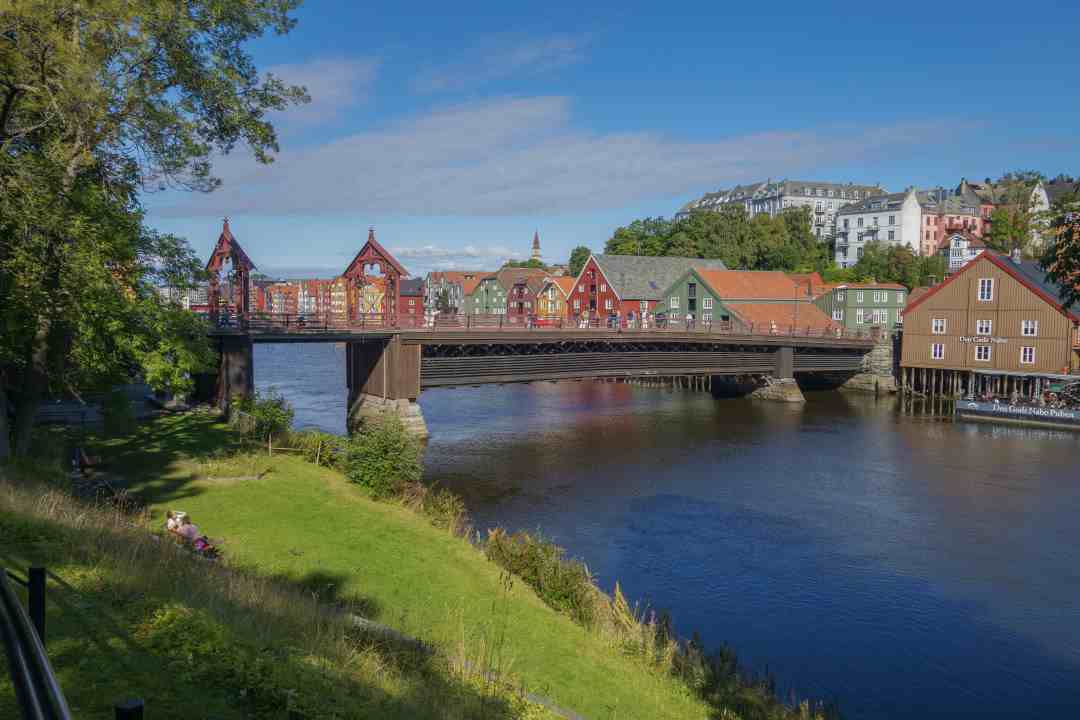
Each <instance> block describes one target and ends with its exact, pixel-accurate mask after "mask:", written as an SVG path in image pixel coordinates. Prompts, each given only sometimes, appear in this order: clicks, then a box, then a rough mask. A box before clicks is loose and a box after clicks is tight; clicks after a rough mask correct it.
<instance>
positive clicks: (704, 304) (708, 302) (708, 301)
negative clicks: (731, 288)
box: [701, 297, 713, 310]
mask: <svg viewBox="0 0 1080 720" xmlns="http://www.w3.org/2000/svg"><path fill="white" fill-rule="evenodd" d="M712 300H713V299H712V298H711V297H707V298H702V300H701V309H702V310H712Z"/></svg>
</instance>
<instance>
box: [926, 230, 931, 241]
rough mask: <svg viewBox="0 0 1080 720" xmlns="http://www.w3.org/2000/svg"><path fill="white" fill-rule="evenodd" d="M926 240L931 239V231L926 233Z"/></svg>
mask: <svg viewBox="0 0 1080 720" xmlns="http://www.w3.org/2000/svg"><path fill="white" fill-rule="evenodd" d="M926 239H927V240H929V239H930V231H929V230H927V231H926Z"/></svg>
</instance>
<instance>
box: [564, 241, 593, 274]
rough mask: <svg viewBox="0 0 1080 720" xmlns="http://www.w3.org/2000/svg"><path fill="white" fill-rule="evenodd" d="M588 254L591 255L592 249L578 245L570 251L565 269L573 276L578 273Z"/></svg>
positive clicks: (587, 259) (583, 265)
mask: <svg viewBox="0 0 1080 720" xmlns="http://www.w3.org/2000/svg"><path fill="white" fill-rule="evenodd" d="M590 255H592V251H591V250H589V248H587V247H585V246H584V245H578V246H577V247H576V248H574V249H573V250H571V251H570V261H569V262H568V263H567V264H566V268H567V271H568V272H569V273H570V274H571V275H573V276H574V277H577V276H578V275H580V274H581V270H582V269H583V268H584V267H585V263H587V262H588V261H589V256H590Z"/></svg>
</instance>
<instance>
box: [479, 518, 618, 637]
mask: <svg viewBox="0 0 1080 720" xmlns="http://www.w3.org/2000/svg"><path fill="white" fill-rule="evenodd" d="M565 552H566V551H565V550H563V549H562V548H561V547H559V546H558V545H555V544H554V543H551V542H548V541H546V540H544V539H543V538H541V537H538V536H533V535H530V534H529V533H526V532H516V533H513V534H512V535H511V534H508V533H507V532H506V531H505V530H503V529H502V528H496V529H494V530H489V531H488V538H487V542H485V543H484V554H485V555H486V556H487V557H488V559H490V560H491V561H492V562H494V563H495V564H496V565H498V566H499V567H501V568H504V569H506V570H509V571H510V572H511V573H513V574H514V575H517V576H518V577H520V578H521V579H522V580H524V581H525V582H526V583H527V584H528V585H529V586H530V587H532V588H533V590H535V591H536V593H537V594H538V595H539V596H540V598H541V599H542V600H543V601H544V602H545V603H547V604H548V605H549V606H550V607H552V608H554V609H555V610H558V611H560V612H566V613H569V615H570V616H571V617H572V618H574V619H575V620H577V621H578V622H579V623H581V624H582V625H584V626H586V627H592V625H593V623H594V621H595V620H596V599H597V597H598V592H599V591H598V590H597V588H596V583H595V581H594V580H593V577H592V575H591V574H590V573H589V569H588V568H587V567H585V565H584V564H583V563H581V562H579V561H577V560H568V559H567V558H566V557H565Z"/></svg>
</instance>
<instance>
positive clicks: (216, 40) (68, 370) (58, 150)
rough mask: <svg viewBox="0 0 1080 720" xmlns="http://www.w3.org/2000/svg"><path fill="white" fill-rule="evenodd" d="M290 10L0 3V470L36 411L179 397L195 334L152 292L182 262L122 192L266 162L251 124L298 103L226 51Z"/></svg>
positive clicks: (260, 136) (199, 340) (201, 340)
mask: <svg viewBox="0 0 1080 720" xmlns="http://www.w3.org/2000/svg"><path fill="white" fill-rule="evenodd" d="M296 4H297V0H232V1H230V2H221V0H96V1H95V2H76V1H75V0H18V2H7V3H4V4H3V5H2V6H0V307H3V318H2V322H0V459H2V458H3V457H5V456H6V455H7V454H8V452H9V445H8V441H9V436H10V434H11V432H10V429H9V428H8V427H7V421H8V417H9V412H8V406H9V404H10V405H11V406H12V407H13V410H14V412H13V413H12V414H13V415H14V418H15V427H14V432H13V435H14V440H15V445H16V447H15V449H16V451H17V452H23V451H25V450H26V449H27V448H28V446H29V437H30V435H29V432H30V428H31V427H32V423H33V417H34V414H35V412H36V409H37V407H38V405H39V404H40V401H41V399H42V397H43V396H44V395H45V394H46V393H49V392H52V393H75V394H78V393H79V392H80V391H82V390H83V389H86V388H91V387H96V386H100V385H105V384H109V383H111V382H115V381H117V380H120V379H124V378H126V377H128V376H130V375H131V374H132V373H133V372H134V371H136V370H139V369H142V370H144V371H145V372H146V374H147V377H148V378H149V379H150V380H151V381H152V382H154V383H155V384H156V385H157V386H159V387H164V388H171V389H174V390H178V391H181V392H182V391H184V390H186V389H188V387H189V383H190V373H191V372H192V371H196V370H198V369H201V368H202V367H204V366H205V364H206V363H207V361H208V358H209V349H208V347H207V344H206V343H207V341H206V337H205V332H204V329H203V328H200V327H199V326H198V325H197V324H196V323H195V321H194V320H193V319H192V318H191V317H190V316H186V315H184V314H182V312H181V311H180V310H179V308H178V307H176V306H171V305H169V304H168V303H167V302H165V301H164V300H163V299H162V298H161V296H160V294H159V293H158V292H157V288H158V287H159V286H161V285H163V284H171V285H174V286H176V287H180V288H183V287H185V286H189V285H190V284H191V283H192V282H193V281H194V280H195V278H196V275H197V273H198V269H199V263H198V261H197V259H196V258H195V256H194V254H193V253H192V252H191V249H190V248H189V247H188V245H187V244H186V242H184V241H182V240H181V239H179V238H176V237H173V236H169V235H160V234H157V233H155V232H152V231H150V230H148V229H147V228H145V227H144V225H143V215H142V211H141V208H140V203H139V197H140V193H141V192H143V191H144V190H146V189H148V188H149V189H159V188H166V187H173V188H183V189H195V190H202V191H208V190H212V189H213V188H214V187H216V186H217V184H218V181H217V180H216V179H215V178H214V177H213V176H212V174H211V162H210V161H211V158H212V157H213V156H214V154H216V153H227V152H229V151H230V150H232V149H233V148H234V147H235V146H236V145H237V144H239V143H243V144H245V145H246V146H247V147H248V148H249V149H250V150H251V152H252V153H253V154H254V155H255V157H256V158H257V159H258V160H260V161H262V162H269V161H270V160H271V159H272V155H273V153H274V152H276V150H277V141H276V137H275V135H274V130H273V126H272V125H271V123H270V122H269V120H268V119H267V113H268V112H270V111H273V110H282V109H284V108H285V107H287V106H288V105H289V104H291V103H294V102H300V101H303V100H305V99H306V94H305V93H304V91H303V89H302V88H292V87H287V86H286V85H285V84H283V83H282V82H281V81H280V80H278V79H276V78H274V77H272V76H265V77H262V76H260V75H259V73H258V71H257V69H256V67H255V65H254V63H253V62H252V61H251V58H250V57H249V56H248V54H247V52H246V51H245V50H244V45H245V43H247V42H248V41H250V40H252V39H254V38H256V37H258V36H259V35H261V34H263V33H264V32H266V31H274V32H279V33H281V32H286V31H288V30H289V28H291V27H292V24H293V20H292V19H291V18H290V17H289V12H290V11H291V10H292V9H293V8H294V7H295V6H296Z"/></svg>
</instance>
